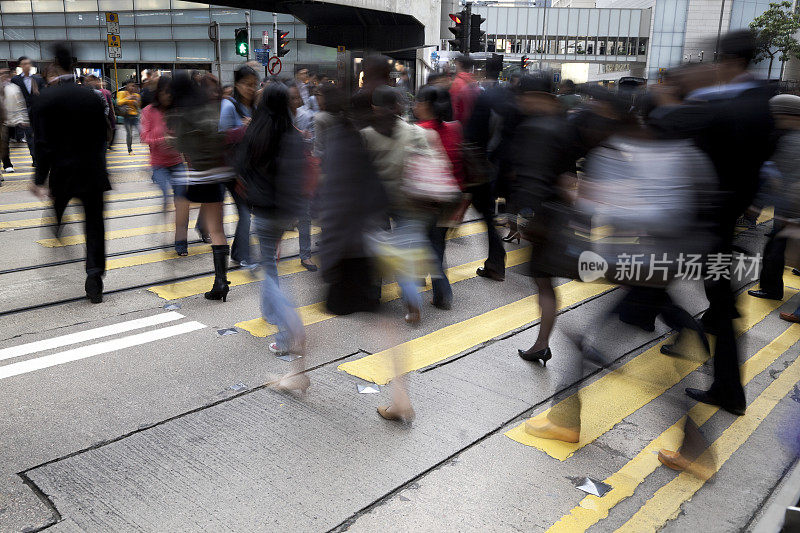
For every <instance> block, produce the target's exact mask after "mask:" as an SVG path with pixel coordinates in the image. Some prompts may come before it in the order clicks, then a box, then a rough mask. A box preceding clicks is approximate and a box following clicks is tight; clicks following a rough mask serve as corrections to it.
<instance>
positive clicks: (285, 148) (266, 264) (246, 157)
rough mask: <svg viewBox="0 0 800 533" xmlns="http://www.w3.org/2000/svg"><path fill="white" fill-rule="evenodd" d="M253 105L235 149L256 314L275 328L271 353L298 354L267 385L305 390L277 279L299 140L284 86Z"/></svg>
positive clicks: (299, 335)
mask: <svg viewBox="0 0 800 533" xmlns="http://www.w3.org/2000/svg"><path fill="white" fill-rule="evenodd" d="M262 98H263V100H262V102H261V103H260V104H259V105H258V107H256V111H255V114H254V116H253V121H252V123H251V124H250V127H249V128H248V129H247V133H246V134H245V137H244V140H243V141H242V143H241V146H240V148H239V159H238V161H239V164H238V172H239V175H240V176H241V178H242V180H243V181H244V183H245V186H246V190H247V198H248V200H249V201H250V203H251V204H252V206H253V213H254V215H255V229H256V235H257V236H258V239H259V245H260V247H261V266H262V268H263V269H264V280H263V281H262V282H261V313H262V315H263V317H264V320H266V321H267V322H268V323H270V324H274V325H275V326H277V327H278V334H277V336H276V339H275V342H273V343H270V345H269V350H270V351H271V352H272V353H274V354H275V355H286V354H294V355H297V356H300V357H298V358H296V359H295V360H294V361H292V370H291V371H290V372H289V373H288V374H286V375H284V376H282V377H280V378H278V379H276V380H274V381H273V382H272V383H271V384H270V386H271V387H273V388H276V389H280V390H299V391H301V392H305V390H306V389H308V387H309V385H310V381H309V379H308V377H307V376H306V375H305V374H304V373H303V372H304V370H305V361H306V357H305V355H306V353H305V349H306V339H305V330H304V328H303V322H302V320H301V319H300V317H299V316H298V314H297V312H296V311H295V309H294V306H293V305H292V303H291V302H290V301H289V300H288V298H287V297H286V295H285V294H284V293H283V291H281V288H280V284H279V281H278V266H277V253H278V244H279V243H280V241H281V239H282V237H283V234H284V233H285V232H286V231H288V230H289V229H291V227H292V225H293V224H294V220H295V219H296V217H297V216H298V215H299V214H300V210H301V209H302V207H301V206H302V201H303V199H302V180H301V179H300V177H301V176H302V175H303V172H304V170H305V164H306V157H305V147H304V146H303V139H302V137H301V136H300V134H299V132H298V131H297V129H295V128H294V126H293V125H292V118H291V115H290V112H289V109H290V107H289V105H290V104H289V91H288V90H287V88H286V86H285V85H283V84H282V83H271V84H269V85H268V86H267V87H266V88H265V89H264V93H263V96H262Z"/></svg>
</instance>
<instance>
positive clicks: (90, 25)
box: [0, 0, 336, 83]
mask: <svg viewBox="0 0 800 533" xmlns="http://www.w3.org/2000/svg"><path fill="white" fill-rule="evenodd" d="M107 11H112V12H115V13H118V14H119V22H120V38H121V40H122V57H121V58H119V59H117V76H118V78H119V80H120V82H121V81H122V80H124V79H129V78H131V77H133V78H139V77H140V76H141V73H142V71H143V70H146V69H147V70H162V71H164V70H166V71H171V70H173V69H177V68H200V69H204V70H209V71H212V70H214V69H213V68H212V67H213V65H214V60H215V51H214V43H213V42H212V41H211V40H210V39H209V37H208V26H209V24H210V22H211V21H216V22H218V23H219V25H220V37H221V56H222V58H221V59H222V72H223V80H222V81H223V82H224V83H229V82H230V81H231V78H232V70H233V68H234V66H235V65H237V64H240V63H242V62H243V61H244V58H243V57H241V56H238V55H236V54H235V53H234V52H235V50H234V30H235V28H239V27H244V26H245V11H246V10H244V9H239V8H230V7H223V6H216V5H213V4H201V3H196V2H184V1H181V0H13V1H2V2H0V31H2V34H0V61H6V62H9V63H10V64H11V65H12V66H14V65H15V64H16V60H17V58H19V57H20V56H28V57H30V58H31V59H33V60H34V61H48V60H49V46H50V45H52V44H53V43H54V42H56V41H61V42H64V41H66V42H68V43H69V45H70V46H71V47H72V54H73V56H75V58H76V59H77V65H78V67H79V68H80V69H86V71H93V72H98V71H99V72H100V73H101V74H103V75H104V76H107V77H108V78H110V79H111V80H113V79H114V75H113V67H112V60H111V59H109V58H108V56H107V50H106V22H105V20H106V19H105V12H107ZM250 16H251V40H252V42H251V50H255V49H260V48H264V46H263V45H262V44H261V43H262V35H263V32H264V31H267V32H268V34H269V35H270V36H271V35H272V13H271V12H264V11H250ZM278 27H279V28H280V29H281V30H283V31H288V32H289V35H288V37H287V39H289V44H288V45H287V48H289V49H290V52H289V53H288V54H287V55H286V56H285V57H284V58H282V59H283V70H282V72H281V75H289V76H291V75H292V73H293V72H294V69H295V67H297V66H307V67H310V68H313V69H314V70H317V71H322V72H326V73H327V72H333V73H335V72H336V50H335V49H333V48H327V47H322V46H315V45H311V44H308V43H306V41H305V37H306V28H305V25H304V24H303V23H302V22H300V21H299V20H297V19H296V18H294V17H292V16H291V15H284V14H278ZM251 58H254V55H253V54H251Z"/></svg>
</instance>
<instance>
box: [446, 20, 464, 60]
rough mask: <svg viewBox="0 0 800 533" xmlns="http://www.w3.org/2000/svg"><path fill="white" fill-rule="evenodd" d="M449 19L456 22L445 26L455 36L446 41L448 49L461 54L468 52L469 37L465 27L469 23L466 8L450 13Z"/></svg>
mask: <svg viewBox="0 0 800 533" xmlns="http://www.w3.org/2000/svg"><path fill="white" fill-rule="evenodd" d="M450 20H452V21H453V22H455V24H456V25H455V26H450V27H449V28H447V29H448V30H450V33H452V34H453V36H455V39H450V40H448V41H447V42H448V43H450V50H454V51H456V52H461V53H462V54H466V53H468V52H469V49H468V48H469V47H468V46H467V39H468V38H469V29H467V26H468V25H469V13H467V11H466V10H464V11H459V12H458V13H450Z"/></svg>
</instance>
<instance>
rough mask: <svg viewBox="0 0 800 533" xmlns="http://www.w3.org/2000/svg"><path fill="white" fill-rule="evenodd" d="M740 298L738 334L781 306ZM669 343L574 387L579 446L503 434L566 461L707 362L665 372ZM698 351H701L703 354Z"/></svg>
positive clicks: (520, 429) (676, 362)
mask: <svg viewBox="0 0 800 533" xmlns="http://www.w3.org/2000/svg"><path fill="white" fill-rule="evenodd" d="M796 293H797V291H796V290H794V289H788V290H786V291H784V294H785V297H786V298H787V299H788V298H790V297H791V296H792V295H794V294H796ZM745 300H746V302H747V305H746V306H744V312H743V314H742V316H741V317H740V318H739V319H737V320H736V326H737V328H738V331H739V333H738V334H739V335H741V334H742V333H744V332H745V331H747V330H749V329H750V328H752V327H753V326H755V325H756V324H757V323H758V322H760V321H761V320H763V319H764V318H765V317H766V316H767V315H769V314H770V313H771V312H772V311H774V310H775V309H777V308H778V307H780V306H781V305H782V304H783V302H781V301H776V300H765V299H761V298H753V297H752V296H749V295H748V294H747V293H746V292H745V293H742V294H741V295H739V303H740V304H741V303H742V302H743V301H745ZM673 340H674V336H672V337H670V338H668V339H666V340H664V341H661V342H659V343H658V344H656V345H655V346H653V347H652V348H650V349H648V350H646V351H644V352H643V353H641V354H639V355H638V356H636V357H635V358H634V359H632V360H630V361H628V362H627V363H625V364H624V365H622V366H621V367H620V368H617V369H616V370H613V371H611V372H609V373H607V374H605V375H604V376H603V377H601V378H600V379H597V380H596V381H594V382H592V383H590V384H589V385H587V386H585V387H582V388H581V389H580V391H579V394H580V400H581V410H582V411H583V412H584V413H591V416H585V417H582V418H581V435H580V441H579V442H577V443H571V442H562V441H557V440H551V439H542V438H539V437H534V436H532V435H529V434H528V433H526V432H525V424H524V423H523V424H520V425H518V426H516V427H515V428H512V429H510V430H508V431H507V432H506V433H505V435H506V436H507V437H509V438H510V439H512V440H515V441H517V442H519V443H522V444H525V445H526V446H532V447H534V448H538V449H540V450H542V451H543V452H545V453H546V454H548V455H549V456H551V457H553V458H555V459H558V460H559V461H564V460H566V459H568V458H569V457H571V456H572V454H574V453H575V452H576V451H578V450H580V449H581V448H583V447H584V446H586V445H587V444H589V443H591V442H593V441H594V440H595V439H597V438H598V437H600V436H601V435H603V434H604V433H606V432H607V431H609V430H610V429H611V428H613V427H614V426H615V425H617V424H618V423H619V422H621V421H622V420H623V419H625V418H626V417H627V416H629V415H631V414H633V413H634V412H636V411H637V410H639V409H641V408H642V407H644V406H645V405H647V404H648V403H650V402H651V401H652V400H654V399H656V398H657V397H658V396H660V395H661V394H663V393H664V392H666V391H667V390H669V389H670V388H671V387H673V386H674V385H675V384H676V383H678V382H679V381H680V380H682V379H683V378H685V377H686V376H688V375H689V374H691V373H692V372H694V371H695V370H696V369H697V368H699V367H700V365H702V364H703V362H704V361H705V360H706V359H708V357H709V355H708V354H707V353H703V354H702V356H700V357H698V358H697V359H694V360H692V359H688V358H672V359H671V362H672V369H671V371H669V372H667V371H665V368H666V365H665V360H664V357H665V356H664V354H662V353H661V346H662V345H664V344H668V343H670V342H672V341H673ZM703 352H705V351H704V350H703ZM656 376H657V377H658V378H656ZM568 401H571V400H570V399H569V398H566V399H564V400H562V401H561V403H560V404H559V406H562V407H563V406H564V405H565V404H566V402H568ZM554 408H555V407H551V408H549V409H547V410H545V411H543V412H542V413H539V414H538V415H536V417H535V418H536V419H543V418H546V417H547V415H548V413H549V412H550V411H551V410H552V409H554Z"/></svg>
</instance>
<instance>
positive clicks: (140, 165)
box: [7, 163, 150, 181]
mask: <svg viewBox="0 0 800 533" xmlns="http://www.w3.org/2000/svg"><path fill="white" fill-rule="evenodd" d="M121 168H150V165H149V164H147V163H144V164H133V165H107V166H106V169H108V170H118V169H121ZM12 175H13V176H19V177H26V176H33V175H34V172H15V173H14V174H9V176H12ZM7 179H9V181H15V180H12V179H11V178H7Z"/></svg>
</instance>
